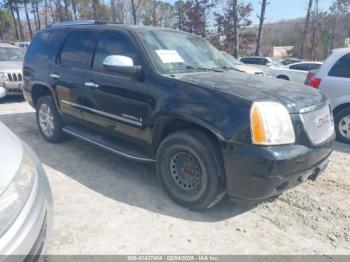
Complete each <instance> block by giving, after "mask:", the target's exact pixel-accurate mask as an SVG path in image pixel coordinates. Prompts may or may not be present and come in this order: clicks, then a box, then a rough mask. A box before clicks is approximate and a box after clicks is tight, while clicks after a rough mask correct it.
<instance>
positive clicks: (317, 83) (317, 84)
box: [309, 77, 321, 89]
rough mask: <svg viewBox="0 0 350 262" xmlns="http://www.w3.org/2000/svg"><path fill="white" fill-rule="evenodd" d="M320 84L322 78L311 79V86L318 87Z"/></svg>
mask: <svg viewBox="0 0 350 262" xmlns="http://www.w3.org/2000/svg"><path fill="white" fill-rule="evenodd" d="M320 84H321V78H318V77H313V78H312V79H311V80H310V83H309V86H311V87H313V88H316V89H318V88H319V87H320Z"/></svg>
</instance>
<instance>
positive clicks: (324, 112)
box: [301, 105, 334, 145]
mask: <svg viewBox="0 0 350 262" xmlns="http://www.w3.org/2000/svg"><path fill="white" fill-rule="evenodd" d="M301 118H302V121H303V124H304V128H305V130H306V133H307V135H308V137H309V139H310V141H311V143H312V144H313V145H319V144H321V143H323V142H325V141H326V140H328V139H329V138H330V137H331V136H332V135H333V133H334V120H333V115H332V111H331V108H330V106H329V105H327V106H324V107H322V108H321V109H318V110H315V111H312V112H307V113H303V114H301Z"/></svg>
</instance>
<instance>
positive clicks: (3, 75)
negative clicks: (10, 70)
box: [0, 72, 7, 82]
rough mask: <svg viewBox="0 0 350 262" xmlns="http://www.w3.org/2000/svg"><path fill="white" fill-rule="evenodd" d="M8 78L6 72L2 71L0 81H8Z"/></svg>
mask: <svg viewBox="0 0 350 262" xmlns="http://www.w3.org/2000/svg"><path fill="white" fill-rule="evenodd" d="M6 81H7V78H6V74H5V73H3V72H0V82H6Z"/></svg>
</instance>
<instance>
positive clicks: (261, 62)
mask: <svg viewBox="0 0 350 262" xmlns="http://www.w3.org/2000/svg"><path fill="white" fill-rule="evenodd" d="M240 61H241V62H243V63H244V64H247V65H251V66H253V67H255V68H259V69H261V70H262V71H264V73H265V75H270V69H271V67H279V66H281V64H280V62H278V61H277V60H274V59H271V58H270V57H263V56H247V57H242V58H241V59H240Z"/></svg>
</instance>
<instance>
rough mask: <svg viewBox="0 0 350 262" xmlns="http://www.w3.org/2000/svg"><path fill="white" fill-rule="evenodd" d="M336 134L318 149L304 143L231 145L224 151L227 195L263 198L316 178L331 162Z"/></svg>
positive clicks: (250, 198) (246, 198) (247, 198)
mask: <svg viewBox="0 0 350 262" xmlns="http://www.w3.org/2000/svg"><path fill="white" fill-rule="evenodd" d="M334 139H335V135H333V136H332V138H331V139H329V140H328V141H327V142H325V143H324V144H322V145H321V146H317V147H315V148H308V147H306V146H303V145H285V146H273V147H262V146H254V145H247V146H237V147H235V146H231V147H230V146H229V147H228V150H226V151H225V153H224V162H225V171H226V185H227V194H228V195H229V196H231V197H234V198H238V199H244V200H257V201H260V200H264V199H268V198H270V197H273V196H275V195H278V194H280V193H281V192H283V191H286V190H288V189H290V188H292V187H295V186H297V185H299V184H301V183H302V182H304V181H305V180H306V179H314V178H315V177H316V176H317V175H318V174H319V173H320V172H322V171H323V169H324V168H325V167H326V166H327V164H328V157H329V156H330V154H331V153H332V145H333V141H334Z"/></svg>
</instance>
